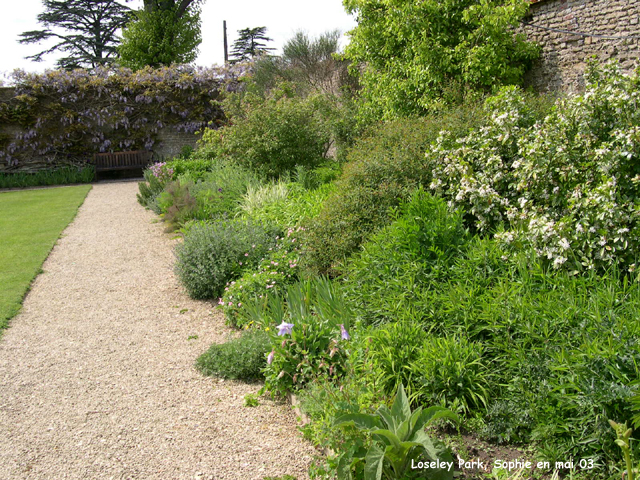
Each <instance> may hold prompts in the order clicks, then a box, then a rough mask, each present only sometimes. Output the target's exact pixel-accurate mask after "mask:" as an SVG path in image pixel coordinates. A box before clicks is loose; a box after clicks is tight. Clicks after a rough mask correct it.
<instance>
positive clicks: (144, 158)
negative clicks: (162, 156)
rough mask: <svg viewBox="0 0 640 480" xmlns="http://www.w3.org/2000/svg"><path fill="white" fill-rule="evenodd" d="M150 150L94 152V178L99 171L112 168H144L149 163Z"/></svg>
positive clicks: (111, 169)
mask: <svg viewBox="0 0 640 480" xmlns="http://www.w3.org/2000/svg"><path fill="white" fill-rule="evenodd" d="M152 155H153V154H152V152H149V151H147V150H136V151H132V152H112V153H95V154H94V155H93V162H91V163H92V164H93V165H94V167H95V169H96V175H95V178H96V179H97V178H98V173H99V172H107V171H113V170H133V169H137V168H142V169H144V168H146V167H147V166H149V164H150V163H151V157H152Z"/></svg>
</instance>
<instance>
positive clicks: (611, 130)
mask: <svg viewBox="0 0 640 480" xmlns="http://www.w3.org/2000/svg"><path fill="white" fill-rule="evenodd" d="M586 79H587V85H586V89H585V92H584V94H582V95H571V96H568V97H566V98H563V99H560V100H558V101H557V102H556V103H555V105H554V107H553V108H552V110H551V111H550V113H549V114H548V115H547V116H546V117H545V118H544V119H542V120H539V121H535V115H534V113H533V111H532V109H531V108H530V106H529V102H527V100H526V96H525V95H524V94H523V93H522V92H521V91H520V90H519V89H517V88H515V87H509V88H505V89H503V90H502V91H501V93H500V94H499V95H497V96H495V97H492V98H490V99H489V100H488V101H487V102H486V105H485V108H486V110H487V118H488V121H487V122H486V124H485V125H484V126H483V127H481V128H479V129H477V130H473V131H471V132H470V133H469V134H468V135H467V136H464V137H461V138H460V137H459V138H456V137H455V136H453V135H452V134H450V133H448V132H446V131H443V132H441V134H440V136H439V138H438V139H437V141H436V142H435V143H434V145H433V146H432V148H431V149H430V150H429V151H428V152H427V163H428V164H430V165H431V168H432V175H433V177H432V181H431V183H430V188H431V189H432V190H433V191H434V192H436V193H438V194H440V195H442V196H444V197H445V198H446V199H447V200H448V201H449V204H450V205H451V206H454V207H456V208H457V207H463V208H464V209H465V211H466V212H467V214H468V216H469V217H468V218H469V219H470V222H471V224H472V225H470V226H471V227H472V228H475V229H476V230H477V231H478V232H480V233H486V234H494V235H495V237H496V238H497V239H499V240H501V241H502V242H504V243H505V244H506V245H509V246H512V247H514V248H516V247H518V248H519V247H522V246H530V247H532V248H534V249H535V251H536V253H537V254H538V255H539V256H541V257H543V258H545V259H547V260H548V261H549V263H550V264H551V265H552V266H553V267H554V268H565V269H569V270H570V271H572V272H576V273H577V272H579V271H581V270H584V269H593V268H606V267H608V266H610V265H612V264H614V263H617V262H621V263H622V265H624V266H625V268H628V269H629V271H634V270H635V268H636V258H635V252H636V251H637V248H638V247H639V246H640V229H639V227H638V221H637V220H638V215H639V213H638V212H639V211H640V202H639V201H638V194H639V193H640V188H639V182H640V110H639V109H638V107H639V106H640V88H639V84H640V79H639V78H638V75H637V74H636V75H632V76H625V75H622V74H621V73H620V72H619V70H618V68H617V66H616V65H607V66H599V65H596V64H595V63H594V64H591V65H590V67H589V69H588V72H587V74H586ZM495 232H498V233H495Z"/></svg>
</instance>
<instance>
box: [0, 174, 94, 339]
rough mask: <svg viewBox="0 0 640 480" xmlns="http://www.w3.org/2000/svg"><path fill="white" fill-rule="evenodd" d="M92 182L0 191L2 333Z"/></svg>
mask: <svg viewBox="0 0 640 480" xmlns="http://www.w3.org/2000/svg"><path fill="white" fill-rule="evenodd" d="M89 190H91V186H90V185H82V186H78V187H60V188H47V189H39V190H23V191H12V192H4V193H0V336H1V335H2V333H3V331H4V330H5V329H6V328H7V327H8V326H9V320H11V319H12V318H13V317H14V316H15V315H16V314H17V313H18V312H19V311H20V308H21V307H22V301H23V299H24V297H25V295H26V293H27V292H28V291H29V288H30V286H31V283H32V282H33V280H34V279H35V277H36V276H37V275H38V274H39V273H40V272H41V271H42V264H43V263H44V261H45V260H46V258H47V256H48V255H49V252H50V251H51V249H52V248H53V246H54V245H55V244H56V242H57V241H58V239H59V238H60V235H61V234H62V232H63V230H64V229H65V228H66V227H67V225H69V223H71V221H72V220H73V219H74V218H75V216H76V214H77V212H78V209H79V208H80V205H82V203H83V202H84V199H85V198H86V196H87V194H88V193H89Z"/></svg>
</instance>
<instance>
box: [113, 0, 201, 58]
mask: <svg viewBox="0 0 640 480" xmlns="http://www.w3.org/2000/svg"><path fill="white" fill-rule="evenodd" d="M200 27H201V23H200V2H199V1H198V0H195V1H194V0H188V1H187V0H182V1H180V2H178V1H172V0H145V3H144V9H142V10H139V11H137V12H135V16H134V19H133V20H132V21H131V22H130V23H128V24H127V26H126V28H125V29H124V30H123V32H122V43H121V45H120V46H119V47H118V54H119V55H120V59H119V63H120V64H121V65H123V66H126V67H130V68H133V69H134V70H137V69H140V68H143V67H145V66H147V65H148V66H151V67H154V68H157V67H160V66H163V65H171V64H174V63H189V62H192V61H194V60H195V59H196V57H197V56H198V45H200V43H201V42H202V37H201V33H200Z"/></svg>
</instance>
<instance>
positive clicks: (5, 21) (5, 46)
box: [0, 0, 355, 74]
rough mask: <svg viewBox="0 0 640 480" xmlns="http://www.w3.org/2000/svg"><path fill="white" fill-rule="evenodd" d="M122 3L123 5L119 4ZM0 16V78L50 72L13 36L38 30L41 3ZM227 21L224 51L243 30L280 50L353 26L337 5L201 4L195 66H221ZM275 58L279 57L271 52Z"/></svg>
mask: <svg viewBox="0 0 640 480" xmlns="http://www.w3.org/2000/svg"><path fill="white" fill-rule="evenodd" d="M119 1H120V2H121V3H125V2H124V0H119ZM2 3H3V5H2V16H0V45H1V48H0V52H1V53H0V74H2V73H5V74H6V73H9V72H11V71H13V70H14V69H15V68H21V69H24V70H27V71H38V72H41V71H44V70H45V69H46V68H53V67H54V66H55V60H56V58H57V57H56V54H50V55H48V56H47V57H45V60H44V61H43V62H39V63H36V62H33V61H31V60H25V59H24V57H26V56H28V55H33V54H35V53H38V52H40V51H41V50H43V49H44V45H42V46H40V45H38V44H31V45H21V44H19V43H18V35H19V34H20V33H22V32H25V31H28V30H35V29H39V28H41V27H40V26H39V25H38V22H37V20H36V16H37V15H38V13H40V12H42V11H43V9H44V7H43V5H42V0H2ZM127 5H129V6H130V7H131V8H139V7H141V6H142V0H132V1H130V2H128V3H127ZM223 20H226V21H227V32H228V33H227V34H228V37H229V50H231V44H232V43H233V41H234V40H235V38H236V37H237V31H238V30H240V29H243V28H254V27H262V26H266V27H267V35H268V36H269V37H271V38H273V40H274V41H273V42H271V45H270V46H273V47H275V48H277V49H280V48H281V47H282V45H283V43H284V42H285V41H286V40H287V39H288V38H290V37H291V36H292V35H293V33H294V32H296V31H297V30H304V31H306V32H307V33H309V34H310V35H312V36H315V35H318V34H320V33H323V32H326V31H328V30H333V29H339V30H341V31H342V32H346V31H348V30H350V29H352V28H353V27H354V26H355V20H354V19H353V17H351V16H350V15H348V14H347V13H346V12H345V10H344V7H343V6H342V0H316V1H309V0H270V1H264V0H235V1H234V0H231V1H229V0H225V1H222V0H205V3H204V6H203V8H202V44H201V45H200V55H199V56H198V59H197V60H196V64H198V65H204V66H209V65H212V64H222V63H223V60H224V49H223V42H222V21H223ZM276 53H279V52H276Z"/></svg>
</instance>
